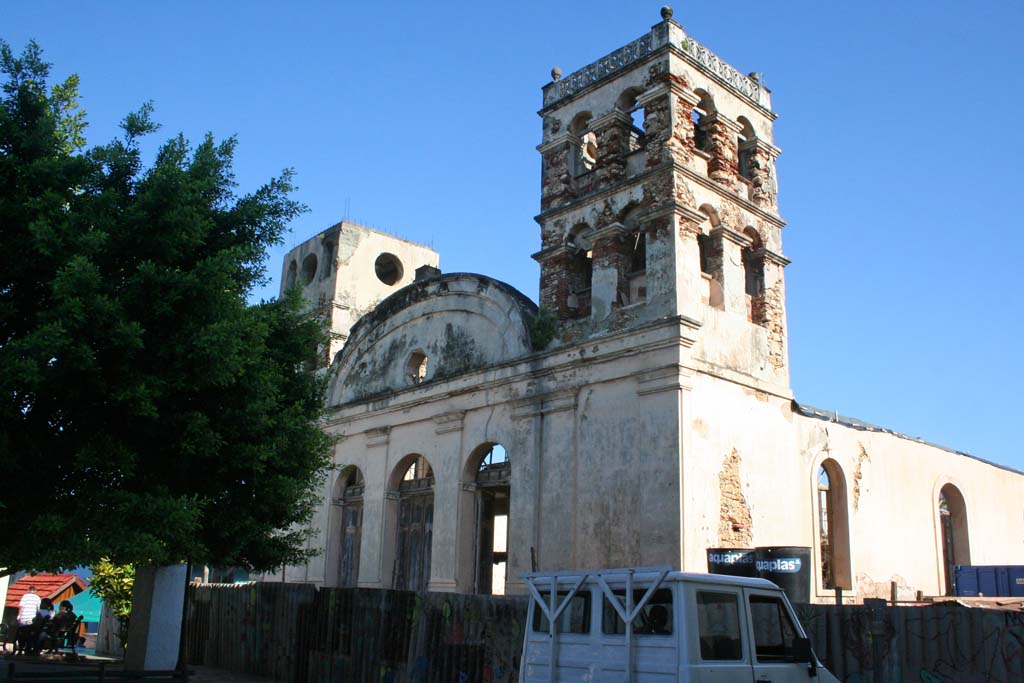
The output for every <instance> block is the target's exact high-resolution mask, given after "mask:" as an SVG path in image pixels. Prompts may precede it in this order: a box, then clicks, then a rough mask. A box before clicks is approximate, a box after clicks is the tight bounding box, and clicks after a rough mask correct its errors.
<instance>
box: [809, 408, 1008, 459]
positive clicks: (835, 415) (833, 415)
mask: <svg viewBox="0 0 1024 683" xmlns="http://www.w3.org/2000/svg"><path fill="white" fill-rule="evenodd" d="M793 409H794V410H795V411H796V412H798V413H800V414H801V415H803V416H804V417H810V418H814V419H815V420H826V421H828V422H835V423H836V424H841V425H843V426H844V427H850V428H851V429H856V430H858V431H862V432H881V433H882V434H892V435H893V436H895V437H896V438H899V439H906V440H907V441H914V442H916V443H919V444H922V445H925V446H931V447H932V448H938V449H941V450H944V451H946V452H947V453H955V454H956V455H962V456H964V457H965V458H970V459H971V460H977V461H978V462H983V463H985V464H986V465H991V466H992V467H998V468H999V469H1001V470H1006V471H1007V472H1013V473H1014V474H1024V472H1021V471H1020V470H1016V469H1014V468H1012V467H1007V466H1006V465H1000V464H999V463H997V462H992V461H991V460H985V459H984V458H979V457H978V456H976V455H971V454H970V453H965V452H963V451H958V450H955V449H953V448H947V447H946V446H942V445H940V444H937V443H932V442H931V441H925V440H924V439H920V438H918V437H916V436H909V435H907V434H903V433H901V432H897V431H895V430H893V429H888V428H886V427H879V426H878V425H873V424H871V423H870V422H864V421H863V420H858V419H857V418H855V417H847V416H846V415H840V414H839V412H838V411H833V410H822V409H821V408H815V407H814V406H809V405H804V404H802V403H798V402H797V401H793Z"/></svg>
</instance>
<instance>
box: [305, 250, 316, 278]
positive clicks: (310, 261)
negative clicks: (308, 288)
mask: <svg viewBox="0 0 1024 683" xmlns="http://www.w3.org/2000/svg"><path fill="white" fill-rule="evenodd" d="M316 266H317V260H316V254H308V255H307V256H306V258H304V259H302V284H303V285H308V284H309V283H310V282H312V281H313V278H314V277H316Z"/></svg>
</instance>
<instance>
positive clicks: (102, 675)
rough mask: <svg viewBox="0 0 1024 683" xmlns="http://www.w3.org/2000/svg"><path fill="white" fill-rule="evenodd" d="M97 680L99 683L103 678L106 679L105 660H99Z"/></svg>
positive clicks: (101, 682)
mask: <svg viewBox="0 0 1024 683" xmlns="http://www.w3.org/2000/svg"><path fill="white" fill-rule="evenodd" d="M97 680H98V681H99V683H103V682H104V681H105V680H107V663H106V662H100V674H99V678H98V679H97Z"/></svg>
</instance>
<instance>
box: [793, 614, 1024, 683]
mask: <svg viewBox="0 0 1024 683" xmlns="http://www.w3.org/2000/svg"><path fill="white" fill-rule="evenodd" d="M796 611H797V614H798V615H799V617H800V622H801V623H802V624H803V626H804V630H806V631H807V635H808V636H809V637H810V638H811V642H812V643H813V645H814V651H815V652H816V653H818V657H819V658H820V659H822V660H823V661H824V663H825V666H827V667H828V669H829V670H830V671H832V672H833V673H835V674H836V675H837V676H838V677H839V679H840V680H842V681H846V683H876V682H878V683H903V682H905V683H910V682H911V681H913V683H1019V682H1021V681H1024V613H1022V612H1016V611H1008V610H998V609H982V608H969V607H965V606H963V605H959V604H956V603H953V602H945V603H938V604H935V605H925V606H897V607H891V606H888V605H880V606H878V607H865V606H863V605H844V606H842V607H837V606H835V605H797V606H796Z"/></svg>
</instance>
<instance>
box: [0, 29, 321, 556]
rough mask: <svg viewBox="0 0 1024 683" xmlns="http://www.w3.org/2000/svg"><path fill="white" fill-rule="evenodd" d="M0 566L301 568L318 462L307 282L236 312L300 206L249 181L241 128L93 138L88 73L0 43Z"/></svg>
mask: <svg viewBox="0 0 1024 683" xmlns="http://www.w3.org/2000/svg"><path fill="white" fill-rule="evenodd" d="M0 73H2V77H0V78H2V79H3V80H2V101H0V529H3V530H4V533H3V534H0V567H4V566H6V567H12V568H17V567H22V568H26V569H49V568H56V567H59V566H65V567H66V566H76V565H80V564H87V565H92V564H95V563H96V562H97V561H98V560H99V559H100V558H101V557H107V558H109V559H110V561H111V562H113V563H116V564H146V563H150V564H157V565H160V564H167V563H173V562H178V561H183V560H185V559H191V560H192V561H193V562H196V563H205V564H222V565H232V566H244V567H248V568H251V569H270V568H273V567H277V566H280V565H282V564H285V563H293V562H298V561H301V560H302V559H303V558H305V557H306V556H307V554H308V552H307V551H305V550H303V545H304V542H305V540H306V534H307V533H308V532H306V531H304V529H305V528H306V522H307V521H308V519H309V517H310V515H311V512H312V510H313V506H314V505H315V504H316V496H315V494H314V491H315V490H317V488H318V487H319V483H320V481H321V480H322V476H323V475H324V474H325V472H326V469H327V467H328V466H329V461H330V460H329V458H330V442H329V440H328V438H327V437H326V436H325V435H324V433H323V432H322V430H321V429H320V428H319V420H320V418H321V416H322V412H323V410H324V400H323V399H324V386H325V381H326V380H325V378H324V377H323V376H322V374H321V375H320V376H318V375H316V374H314V373H311V372H308V371H307V368H308V367H311V366H312V365H314V364H315V354H316V349H317V347H318V345H320V344H322V343H324V338H323V337H324V330H323V327H322V325H320V324H319V323H318V322H317V321H316V320H315V319H313V318H312V317H311V316H310V315H309V314H306V313H303V312H302V310H303V304H302V301H301V298H300V296H299V295H298V293H297V292H291V293H290V294H289V295H287V296H285V297H282V298H281V299H279V300H274V301H270V302H264V303H260V304H258V305H249V304H247V297H248V296H249V295H250V293H251V292H252V290H253V288H254V287H255V286H256V285H258V284H260V283H263V282H265V274H264V261H265V259H266V256H267V249H268V248H269V247H270V246H271V245H273V244H275V243H278V242H280V241H281V239H282V236H283V234H284V232H285V226H286V224H287V223H288V221H290V220H291V219H292V218H293V217H295V216H296V215H297V214H298V213H300V211H302V210H304V207H302V206H300V205H299V204H297V203H296V202H295V201H293V200H291V199H289V196H288V195H289V193H290V192H291V191H292V189H293V188H292V183H291V178H292V174H291V172H289V171H285V172H284V173H283V174H282V175H281V176H280V177H278V178H275V179H272V180H271V181H270V182H268V183H267V184H266V185H264V186H263V187H261V188H259V189H258V190H256V191H255V192H253V193H251V194H244V195H239V194H237V193H236V191H235V187H236V184H235V182H234V177H233V174H232V169H231V164H232V154H233V152H234V149H235V144H236V143H235V140H234V139H233V138H232V139H228V140H224V141H220V142H217V141H215V140H214V139H213V138H212V137H211V136H207V137H206V138H205V139H204V140H203V141H202V142H200V143H199V144H197V145H194V146H193V145H191V144H190V143H189V142H188V141H186V140H185V139H184V138H183V137H182V136H180V135H179V136H177V137H174V138H171V139H170V140H168V141H167V142H166V143H164V144H163V146H162V147H160V148H159V151H158V152H157V154H156V158H155V161H153V163H152V165H151V166H149V167H148V168H146V167H144V164H143V162H142V158H141V153H140V140H142V139H143V137H144V136H145V135H147V134H150V133H152V132H153V131H155V130H156V129H157V125H156V124H155V123H154V122H153V120H152V118H151V114H152V107H151V106H150V105H146V106H143V107H142V108H141V109H140V110H139V111H138V112H136V113H133V114H130V115H128V116H127V117H125V119H124V121H123V122H122V129H123V131H124V134H123V137H122V138H120V139H116V140H114V141H112V142H110V143H108V144H105V145H101V146H98V147H95V148H94V149H91V150H89V151H83V146H84V141H83V137H82V134H83V129H84V127H85V118H84V113H83V112H81V111H80V110H78V103H77V97H78V79H77V77H74V76H72V77H71V78H68V79H67V80H65V81H64V82H63V83H61V84H59V85H55V86H53V87H51V88H49V89H48V87H47V81H48V79H49V65H48V64H47V63H45V62H44V61H43V60H42V58H41V52H40V50H39V48H38V47H37V46H36V45H35V44H34V43H30V44H29V45H28V47H27V48H26V49H25V50H24V51H23V52H22V54H21V56H20V57H16V56H15V55H14V54H13V52H12V51H11V49H10V47H9V46H8V45H7V44H6V43H2V41H0Z"/></svg>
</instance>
